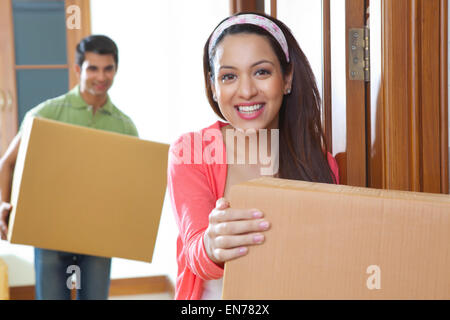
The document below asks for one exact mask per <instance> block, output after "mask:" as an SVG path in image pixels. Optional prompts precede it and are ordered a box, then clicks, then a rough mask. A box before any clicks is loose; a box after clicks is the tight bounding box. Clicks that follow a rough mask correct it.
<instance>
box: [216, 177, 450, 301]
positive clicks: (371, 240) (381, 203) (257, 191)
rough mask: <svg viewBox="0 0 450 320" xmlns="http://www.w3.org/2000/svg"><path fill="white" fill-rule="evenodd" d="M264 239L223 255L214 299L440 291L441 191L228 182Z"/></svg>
mask: <svg viewBox="0 0 450 320" xmlns="http://www.w3.org/2000/svg"><path fill="white" fill-rule="evenodd" d="M230 202H231V207H233V208H258V209H260V210H262V211H263V212H264V214H265V217H266V218H267V219H268V220H269V221H270V222H271V229H270V230H269V231H267V232H266V233H265V234H266V241H265V243H264V244H262V245H258V246H251V247H250V250H249V253H248V255H247V256H245V257H242V258H239V259H236V260H232V261H230V262H228V263H226V265H225V275H224V288H223V298H224V299H450V196H448V195H439V194H425V193H414V192H402V191H388V190H376V189H368V188H357V187H349V186H342V185H339V186H336V185H327V184H319V183H309V182H302V181H291V180H282V179H275V178H261V179H256V180H252V181H249V182H246V183H243V184H240V185H236V186H233V187H232V189H231V196H230Z"/></svg>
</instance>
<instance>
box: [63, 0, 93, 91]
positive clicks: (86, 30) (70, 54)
mask: <svg viewBox="0 0 450 320" xmlns="http://www.w3.org/2000/svg"><path fill="white" fill-rule="evenodd" d="M65 4H66V7H65V8H66V19H67V15H68V14H70V12H68V8H69V7H70V6H72V5H76V6H78V8H79V10H80V13H81V14H80V18H81V28H80V29H69V28H67V27H66V37H67V40H66V42H67V64H68V66H69V88H73V87H74V86H75V85H77V84H78V77H77V75H76V74H75V71H74V65H75V50H76V47H77V44H78V43H79V42H80V41H81V40H82V39H83V38H84V37H87V36H89V35H90V34H91V3H90V0H65Z"/></svg>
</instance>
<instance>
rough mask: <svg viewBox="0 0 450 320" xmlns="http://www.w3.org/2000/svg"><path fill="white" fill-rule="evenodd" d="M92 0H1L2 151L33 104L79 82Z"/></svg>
mask: <svg viewBox="0 0 450 320" xmlns="http://www.w3.org/2000/svg"><path fill="white" fill-rule="evenodd" d="M89 5H90V3H89V0H66V1H64V0H55V1H45V0H37V1H29V0H3V1H0V44H1V48H0V155H2V154H3V153H4V152H5V150H6V148H7V146H8V145H9V143H10V141H11V140H12V138H13V137H14V136H15V135H16V133H17V131H18V127H19V125H20V122H21V121H22V119H23V116H24V115H25V113H26V112H27V111H28V110H29V109H31V108H33V107H34V106H36V105H37V104H39V103H40V102H42V101H44V100H46V99H49V98H52V97H55V96H58V95H61V94H63V93H65V92H67V91H68V90H69V89H70V88H71V87H73V86H74V85H75V84H76V83H77V79H76V75H75V73H74V71H73V64H74V61H75V47H76V45H77V43H78V42H79V41H80V40H81V39H82V38H83V37H85V36H87V35H89V34H90V16H89V9H90V6H89Z"/></svg>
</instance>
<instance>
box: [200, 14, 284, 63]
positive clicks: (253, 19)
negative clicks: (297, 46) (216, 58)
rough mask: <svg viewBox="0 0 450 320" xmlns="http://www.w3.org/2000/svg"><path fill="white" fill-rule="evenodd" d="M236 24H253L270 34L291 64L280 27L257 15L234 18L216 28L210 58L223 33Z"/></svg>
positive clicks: (210, 44) (210, 42)
mask: <svg viewBox="0 0 450 320" xmlns="http://www.w3.org/2000/svg"><path fill="white" fill-rule="evenodd" d="M236 24H253V25H255V26H258V27H261V28H263V29H264V30H266V31H267V32H269V33H270V34H271V35H272V36H273V37H274V38H275V39H276V40H277V41H278V43H279V44H280V46H281V48H282V49H283V52H284V54H285V55H286V60H287V62H289V50H288V45H287V41H286V38H285V36H284V34H283V31H281V29H280V27H278V26H277V25H276V24H275V23H274V22H273V21H271V20H269V19H267V18H266V17H263V16H259V15H256V14H241V15H237V16H232V17H230V18H229V19H227V20H225V21H224V22H222V23H221V24H220V25H219V26H218V27H217V28H216V30H214V32H213V34H212V36H211V40H210V41H209V49H208V54H209V56H211V51H212V49H213V48H214V46H215V45H216V42H217V39H218V38H219V37H220V35H221V34H222V32H224V31H225V29H227V28H229V27H231V26H233V25H236Z"/></svg>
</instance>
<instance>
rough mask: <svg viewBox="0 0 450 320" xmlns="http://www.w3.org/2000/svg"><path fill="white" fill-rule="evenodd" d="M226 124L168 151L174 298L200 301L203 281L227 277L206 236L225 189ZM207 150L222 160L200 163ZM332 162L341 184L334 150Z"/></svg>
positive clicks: (185, 139) (183, 140) (183, 139)
mask: <svg viewBox="0 0 450 320" xmlns="http://www.w3.org/2000/svg"><path fill="white" fill-rule="evenodd" d="M225 125H227V124H226V123H223V122H220V121H217V122H216V123H214V124H213V125H212V126H210V127H208V128H205V129H203V130H201V131H200V132H195V133H193V132H191V133H187V134H184V135H183V136H181V137H180V138H179V139H178V140H177V141H175V142H174V143H173V144H172V145H171V147H170V150H169V164H168V177H167V179H168V180H167V186H168V190H169V194H170V197H171V202H172V208H173V210H174V213H175V219H176V222H177V225H178V229H179V235H178V238H177V262H178V275H177V280H176V293H175V299H192V300H198V299H200V298H201V296H202V292H203V281H204V280H212V279H219V278H221V277H222V276H223V268H221V267H219V266H217V265H216V264H215V263H214V262H212V261H211V260H210V259H209V257H208V255H207V254H206V251H205V247H204V244H203V234H204V232H205V230H206V228H207V227H208V224H209V222H208V216H209V214H210V213H211V211H212V210H213V209H214V208H215V205H216V201H217V200H218V199H219V198H222V197H223V195H224V191H225V182H226V177H227V164H226V155H225V146H224V144H223V139H222V134H221V131H220V128H221V127H223V126H225ZM206 132H208V133H206ZM205 133H206V135H205ZM212 137H214V139H212ZM204 140H207V141H204ZM213 142H218V143H216V144H214V147H215V148H216V149H217V150H214V151H211V150H212V149H211V146H212V145H213V144H212V143H213ZM181 150H183V151H181ZM185 151H186V154H184V152H185ZM204 154H205V155H210V157H217V158H216V159H220V158H221V159H222V161H218V162H219V163H222V164H217V163H212V161H208V159H207V158H208V156H206V158H203V159H205V160H206V161H201V159H202V156H203V155H204ZM209 159H211V158H209ZM189 161H190V163H191V164H189ZM328 163H329V165H330V168H331V170H332V171H333V173H334V175H335V176H336V179H337V183H339V177H338V166H337V163H336V160H335V159H334V158H333V156H332V155H331V154H328Z"/></svg>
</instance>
